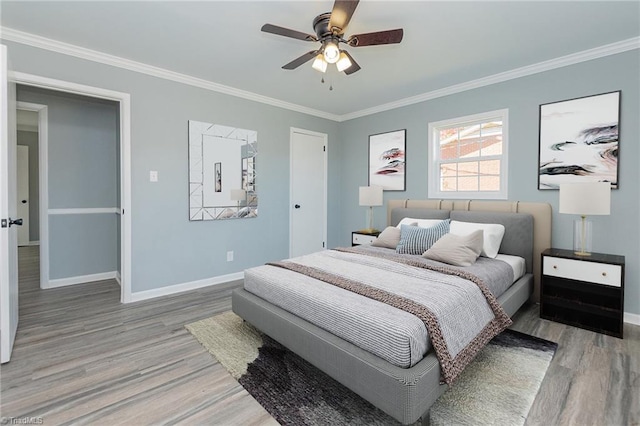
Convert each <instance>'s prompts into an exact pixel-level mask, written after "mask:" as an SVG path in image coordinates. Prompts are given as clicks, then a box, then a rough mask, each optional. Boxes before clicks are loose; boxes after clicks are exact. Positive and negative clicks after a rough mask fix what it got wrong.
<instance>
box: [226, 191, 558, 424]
mask: <svg viewBox="0 0 640 426" xmlns="http://www.w3.org/2000/svg"><path fill="white" fill-rule="evenodd" d="M388 212H389V214H388V217H389V224H390V225H392V226H395V225H396V224H398V222H400V220H401V219H403V218H405V217H411V218H424V219H445V218H449V219H450V220H455V221H461V222H475V223H494V224H502V225H503V226H504V227H505V234H504V238H503V239H502V244H501V245H500V253H502V254H506V255H513V256H518V257H521V258H523V259H524V263H525V269H526V272H525V273H524V275H522V276H521V277H520V278H518V279H517V280H515V282H514V283H513V284H512V285H511V286H509V287H508V288H507V289H506V291H502V290H500V295H499V296H498V297H497V301H498V303H499V304H500V305H501V306H502V309H503V310H504V312H506V314H507V315H509V316H512V315H513V314H514V313H515V312H516V311H517V310H518V309H519V308H520V306H522V304H523V303H524V302H525V301H526V300H527V299H529V298H531V297H532V296H533V297H534V298H535V297H536V295H535V292H534V288H536V287H537V286H536V285H535V284H534V281H536V280H535V278H534V274H533V271H539V268H536V265H537V261H536V260H537V259H539V257H540V255H539V253H540V251H542V250H544V249H545V248H546V247H548V246H549V245H550V233H551V231H550V221H551V218H550V217H551V209H550V206H549V205H547V204H537V203H510V202H477V201H474V202H468V201H465V202H444V201H433V200H429V201H399V200H394V201H391V202H389V204H388ZM363 250H364V251H366V250H368V249H366V248H363ZM383 250H384V249H383ZM357 254H358V253H347V255H346V258H342V257H338V256H337V254H336V262H344V261H347V260H348V256H349V255H352V256H356V255H357ZM374 254H375V253H374ZM369 255H371V253H369ZM341 256H342V255H341ZM345 259H346V260H345ZM381 261H382V260H381ZM478 263H482V262H478ZM275 269H277V268H275ZM354 269H357V268H356V267H354ZM507 269H508V268H507ZM256 270H257V271H265V270H268V269H267V268H262V269H260V268H257V269H256ZM258 275H259V274H258ZM275 276H276V277H277V275H275ZM245 277H246V282H247V283H245V287H247V288H242V289H238V290H236V291H234V293H233V301H232V303H233V311H234V312H235V313H236V314H238V315H239V316H241V317H242V318H244V319H245V320H246V321H248V322H249V323H251V324H253V325H255V326H256V327H257V328H258V329H260V330H261V331H263V332H264V333H266V334H267V335H269V336H271V337H273V338H274V339H276V340H277V341H279V342H280V343H282V344H283V345H284V346H286V347H288V348H289V349H291V350H292V351H293V352H295V353H297V354H298V355H300V356H301V357H303V358H304V359H306V360H307V361H309V362H310V363H312V364H313V365H315V366H316V367H318V368H319V369H321V370H323V371H324V372H326V373H327V374H329V375H330V376H332V377H333V378H335V379H336V380H338V381H339V382H341V383H342V384H344V385H345V386H347V387H348V388H350V389H352V390H353V391H354V392H356V393H358V394H359V395H360V396H362V397H363V398H364V399H366V400H368V401H369V402H371V403H372V404H373V405H375V406H377V407H379V408H380V409H382V410H383V411H385V412H386V413H388V414H389V415H391V416H392V417H394V418H396V419H397V420H398V421H400V422H402V423H404V424H410V423H414V422H416V421H418V420H420V419H422V420H425V419H428V411H429V407H430V406H431V405H432V404H433V403H434V402H435V400H436V399H437V398H438V397H439V396H440V395H441V394H442V393H443V392H444V391H445V390H446V388H447V385H445V384H441V383H442V380H443V371H442V369H441V366H440V364H439V362H438V358H437V357H436V354H435V353H434V351H433V350H432V349H429V350H428V352H427V353H426V355H424V357H422V356H420V357H415V355H411V357H410V359H411V360H412V361H410V362H409V363H408V364H407V365H404V364H403V363H402V361H400V362H395V361H394V358H393V355H390V357H391V358H390V357H389V356H386V354H385V353H380V352H376V350H375V346H372V347H367V346H366V345H363V344H362V343H359V342H358V341H357V340H353V339H351V338H350V337H349V335H348V334H347V335H343V337H344V338H342V337H338V336H337V335H336V334H340V333H335V334H334V333H332V332H330V331H327V329H330V327H327V326H325V325H324V324H323V326H318V325H314V323H315V324H322V323H318V322H317V321H315V319H313V318H312V319H311V320H306V319H303V318H301V317H300V316H298V315H295V314H293V313H291V312H289V311H295V310H294V309H290V308H289V306H288V303H292V304H293V302H283V301H282V300H287V299H285V297H286V295H280V294H279V293H277V294H276V296H275V297H276V298H275V299H274V298H271V300H272V302H273V303H272V302H270V301H269V300H268V299H269V295H268V294H266V293H265V294H263V295H262V297H260V296H258V295H256V294H255V293H258V294H260V293H259V292H258V291H257V290H256V285H259V283H260V280H263V281H264V280H265V277H260V276H256V274H255V273H254V271H248V272H247V273H246V274H245ZM283 279H284V278H283ZM313 279H314V278H309V277H306V276H304V277H303V276H300V280H313ZM276 281H277V278H276ZM256 282H257V283H258V284H256ZM276 284H277V283H276ZM318 284H319V283H318ZM276 290H278V289H277V287H276ZM278 291H279V290H278ZM492 291H493V290H492ZM314 297H315V296H314ZM354 297H362V296H357V295H354ZM292 300H295V301H297V300H298V299H292ZM300 303H303V302H296V304H300ZM277 305H280V307H279V306H277ZM312 308H313V306H312ZM365 309H366V308H365ZM391 309H393V308H391ZM321 310H322V307H320V308H318V309H316V312H321ZM362 312H365V311H362ZM404 314H406V312H404ZM300 315H301V316H302V314H300ZM329 316H334V317H338V315H335V314H330V315H329ZM341 322H344V321H341ZM354 327H357V324H356V325H354ZM343 328H344V325H343ZM354 330H356V331H355V332H354V333H353V334H354V335H358V334H363V333H364V331H360V330H357V328H355V329H354ZM347 331H348V330H347ZM375 338H379V337H378V336H375ZM394 338H395V337H394V336H392V337H390V338H389V339H390V340H393V339H394ZM398 340H402V339H398ZM416 340H418V339H416ZM352 341H353V342H355V343H356V344H354V343H352ZM410 346H411V345H410ZM362 347H365V348H369V350H365V349H362ZM419 351H420V350H418V352H419ZM401 355H402V353H401ZM399 357H400V358H402V356H399Z"/></svg>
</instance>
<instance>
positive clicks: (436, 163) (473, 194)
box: [427, 108, 509, 200]
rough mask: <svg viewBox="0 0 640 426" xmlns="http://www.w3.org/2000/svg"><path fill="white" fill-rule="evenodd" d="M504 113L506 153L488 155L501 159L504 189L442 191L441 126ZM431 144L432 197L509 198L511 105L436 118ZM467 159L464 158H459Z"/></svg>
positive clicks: (429, 190)
mask: <svg viewBox="0 0 640 426" xmlns="http://www.w3.org/2000/svg"><path fill="white" fill-rule="evenodd" d="M496 117H500V118H501V119H502V154H500V155H496V156H491V157H486V159H489V160H491V159H494V157H495V159H499V160H500V191H491V192H490V191H467V192H464V191H451V192H448V191H441V190H440V164H441V162H440V154H439V151H440V146H439V145H438V146H436V143H435V141H436V133H437V132H438V129H439V128H441V127H456V126H463V125H467V124H470V123H478V122H480V121H484V120H487V119H491V118H496ZM427 146H428V148H429V155H428V159H429V160H428V167H427V170H428V171H429V173H428V179H427V194H428V198H434V199H441V200H445V199H462V200H469V199H475V200H507V199H508V196H509V188H508V181H509V164H508V163H509V109H507V108H505V109H499V110H495V111H487V112H482V113H479V114H472V115H466V116H464V117H455V118H451V119H446V120H440V121H434V122H432V123H429V125H428V135H427ZM459 161H464V159H462V158H461V159H459Z"/></svg>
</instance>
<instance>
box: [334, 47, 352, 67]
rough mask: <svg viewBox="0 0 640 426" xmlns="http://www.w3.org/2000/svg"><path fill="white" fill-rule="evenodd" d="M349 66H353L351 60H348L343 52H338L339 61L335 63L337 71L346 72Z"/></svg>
mask: <svg viewBox="0 0 640 426" xmlns="http://www.w3.org/2000/svg"><path fill="white" fill-rule="evenodd" d="M351 65H353V64H352V63H351V60H350V59H349V57H348V56H347V54H346V53H344V51H341V52H340V59H338V62H336V68H338V71H340V72H342V71H344V70H346V69H347V68H350V67H351Z"/></svg>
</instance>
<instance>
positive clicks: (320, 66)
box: [311, 53, 327, 72]
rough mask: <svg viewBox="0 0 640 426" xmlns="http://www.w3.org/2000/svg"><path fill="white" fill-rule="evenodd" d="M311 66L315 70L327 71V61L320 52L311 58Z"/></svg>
mask: <svg viewBox="0 0 640 426" xmlns="http://www.w3.org/2000/svg"><path fill="white" fill-rule="evenodd" d="M311 67H312V68H313V69H314V70H316V71H320V72H327V61H325V60H324V57H323V56H322V53H318V56H316V59H314V60H313V64H311Z"/></svg>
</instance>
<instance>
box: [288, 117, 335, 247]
mask: <svg viewBox="0 0 640 426" xmlns="http://www.w3.org/2000/svg"><path fill="white" fill-rule="evenodd" d="M290 152H291V157H290V158H291V184H290V185H291V197H290V200H289V201H290V206H289V208H290V246H289V256H290V257H296V256H302V255H305V254H309V253H313V252H316V251H320V250H323V249H325V248H326V240H327V135H325V134H322V133H315V132H309V131H306V130H300V129H291V149H290Z"/></svg>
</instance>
